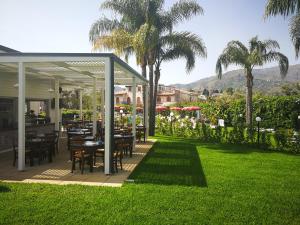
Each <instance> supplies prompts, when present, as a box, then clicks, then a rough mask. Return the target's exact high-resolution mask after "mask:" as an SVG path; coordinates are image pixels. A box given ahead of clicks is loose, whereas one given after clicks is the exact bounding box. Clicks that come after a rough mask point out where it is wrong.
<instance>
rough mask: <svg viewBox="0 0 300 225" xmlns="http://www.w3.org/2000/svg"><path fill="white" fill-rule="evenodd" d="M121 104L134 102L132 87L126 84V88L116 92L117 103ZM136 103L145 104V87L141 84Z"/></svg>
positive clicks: (137, 91) (137, 90)
mask: <svg viewBox="0 0 300 225" xmlns="http://www.w3.org/2000/svg"><path fill="white" fill-rule="evenodd" d="M119 104H128V105H130V104H132V87H131V86H125V89H122V90H119V91H116V92H115V105H119ZM136 104H137V106H142V105H143V88H142V86H141V85H139V86H137V89H136Z"/></svg>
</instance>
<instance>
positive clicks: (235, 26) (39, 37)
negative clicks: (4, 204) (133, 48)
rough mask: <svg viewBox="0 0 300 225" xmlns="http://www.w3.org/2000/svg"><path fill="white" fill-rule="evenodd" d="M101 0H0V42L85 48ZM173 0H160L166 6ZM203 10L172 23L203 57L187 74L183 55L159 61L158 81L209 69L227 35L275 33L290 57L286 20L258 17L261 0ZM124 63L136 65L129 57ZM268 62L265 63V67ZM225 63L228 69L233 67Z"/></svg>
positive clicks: (191, 77)
mask: <svg viewBox="0 0 300 225" xmlns="http://www.w3.org/2000/svg"><path fill="white" fill-rule="evenodd" d="M101 2H102V1H101V0H42V1H41V0H22V1H20V0H1V1H0V9H1V13H0V44H1V45H5V46H7V47H11V48H14V49H17V50H20V51H23V52H91V44H90V43H89V40H88V32H89V29H90V26H91V24H92V23H93V22H94V21H95V20H97V18H99V17H100V16H101V15H103V14H104V13H105V14H106V15H107V16H114V15H113V14H112V13H110V12H107V11H106V12H104V11H101V10H100V9H99V6H100V4H101ZM174 2H176V1H172V0H166V1H165V3H166V4H165V5H166V7H169V6H170V5H172V4H173V3H174ZM198 2H199V4H200V5H201V6H202V7H203V8H204V10H205V14H204V15H203V16H197V17H195V18H193V19H192V20H189V21H186V22H184V23H182V24H180V25H179V26H177V27H176V28H175V30H177V31H183V30H187V31H190V32H194V33H196V34H198V35H199V36H200V37H201V38H202V39H203V41H204V42H205V44H206V47H207V51H208V57H207V58H206V59H197V61H196V67H195V68H194V70H193V71H192V72H191V73H190V74H186V72H185V61H184V60H176V61H173V62H170V63H165V64H164V65H163V66H162V71H161V72H162V76H161V83H164V84H173V83H189V82H193V81H196V80H198V79H201V78H203V77H207V76H212V75H215V72H214V71H215V63H216V60H217V58H218V56H219V54H220V53H221V52H222V50H223V49H224V47H225V46H226V44H227V43H228V42H229V41H231V40H240V41H242V42H244V43H246V42H247V41H248V40H249V39H250V38H251V37H253V36H255V35H258V36H259V38H261V39H269V38H272V39H275V40H277V41H278V42H279V44H280V47H281V50H280V51H281V52H282V53H284V54H285V55H286V56H287V57H288V58H289V60H290V64H296V63H298V61H297V60H295V54H294V50H293V46H292V44H291V42H290V39H289V34H288V20H284V19H283V18H282V17H276V18H271V19H268V20H266V21H265V20H264V19H263V13H264V7H265V4H266V0H199V1H198ZM129 64H130V65H131V66H132V67H134V68H135V69H137V70H138V71H139V70H140V69H139V68H138V66H136V64H135V60H134V59H131V60H130V61H129ZM273 65H274V64H269V65H266V67H269V66H273ZM233 68H234V67H231V68H229V69H233Z"/></svg>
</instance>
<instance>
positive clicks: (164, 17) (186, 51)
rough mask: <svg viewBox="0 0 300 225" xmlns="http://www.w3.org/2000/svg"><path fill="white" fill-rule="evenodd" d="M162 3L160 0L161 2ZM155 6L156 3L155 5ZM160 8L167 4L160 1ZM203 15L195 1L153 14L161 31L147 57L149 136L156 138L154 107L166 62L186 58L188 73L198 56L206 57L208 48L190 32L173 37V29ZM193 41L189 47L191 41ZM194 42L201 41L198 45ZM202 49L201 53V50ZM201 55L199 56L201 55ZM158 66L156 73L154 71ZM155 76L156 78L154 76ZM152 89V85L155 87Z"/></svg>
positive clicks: (191, 0) (150, 18) (182, 2)
mask: <svg viewBox="0 0 300 225" xmlns="http://www.w3.org/2000/svg"><path fill="white" fill-rule="evenodd" d="M158 1H159V0H158ZM154 2H155V1H154ZM160 2H161V4H160V6H162V5H163V2H164V1H160ZM199 14H203V9H202V7H201V6H200V5H199V4H198V3H197V2H196V1H194V0H181V1H178V2H177V3H175V4H174V5H173V6H172V7H171V8H170V9H169V10H168V11H164V10H162V9H161V10H160V11H157V12H155V11H150V12H149V15H148V18H149V20H150V21H151V24H153V25H154V26H155V27H156V28H157V31H158V36H157V37H156V38H157V39H156V42H155V46H153V48H150V50H149V54H148V67H149V80H150V115H149V117H150V118H149V120H150V123H149V124H150V127H149V134H150V135H154V134H155V106H156V97H157V89H158V81H159V79H160V75H161V74H160V67H161V64H162V62H163V61H170V60H174V59H178V58H180V57H185V58H186V59H187V68H188V69H187V70H188V71H189V70H191V69H192V68H193V67H194V63H195V55H200V56H204V57H205V56H206V49H205V46H204V44H203V42H202V40H201V39H200V38H198V37H197V36H196V35H194V34H190V33H188V32H182V33H174V32H173V28H174V26H175V25H177V24H178V23H180V22H182V21H184V20H188V19H190V18H191V17H192V16H195V15H199ZM190 40H191V41H192V42H191V43H189V41H190ZM195 41H199V42H198V43H197V44H195ZM199 46H201V48H200V49H201V50H199V48H197V47H199ZM199 52H200V54H198V53H199ZM154 66H155V71H154V68H153V67H154ZM153 73H155V76H154V74H153ZM153 79H154V84H153V86H152V85H151V84H152V83H153Z"/></svg>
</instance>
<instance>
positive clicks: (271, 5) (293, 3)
mask: <svg viewBox="0 0 300 225" xmlns="http://www.w3.org/2000/svg"><path fill="white" fill-rule="evenodd" d="M299 11H300V0H269V1H268V2H267V5H266V8H265V16H266V17H269V16H276V15H282V16H285V17H286V16H288V15H292V14H294V13H299Z"/></svg>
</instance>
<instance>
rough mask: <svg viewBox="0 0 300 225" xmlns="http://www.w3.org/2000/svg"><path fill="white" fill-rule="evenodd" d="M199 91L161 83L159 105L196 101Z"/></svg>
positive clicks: (157, 102)
mask: <svg viewBox="0 0 300 225" xmlns="http://www.w3.org/2000/svg"><path fill="white" fill-rule="evenodd" d="M197 100H198V93H196V92H191V91H186V90H182V89H178V88H175V87H172V86H165V85H159V87H158V93H157V101H156V104H157V105H171V104H174V103H179V102H195V101H197Z"/></svg>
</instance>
